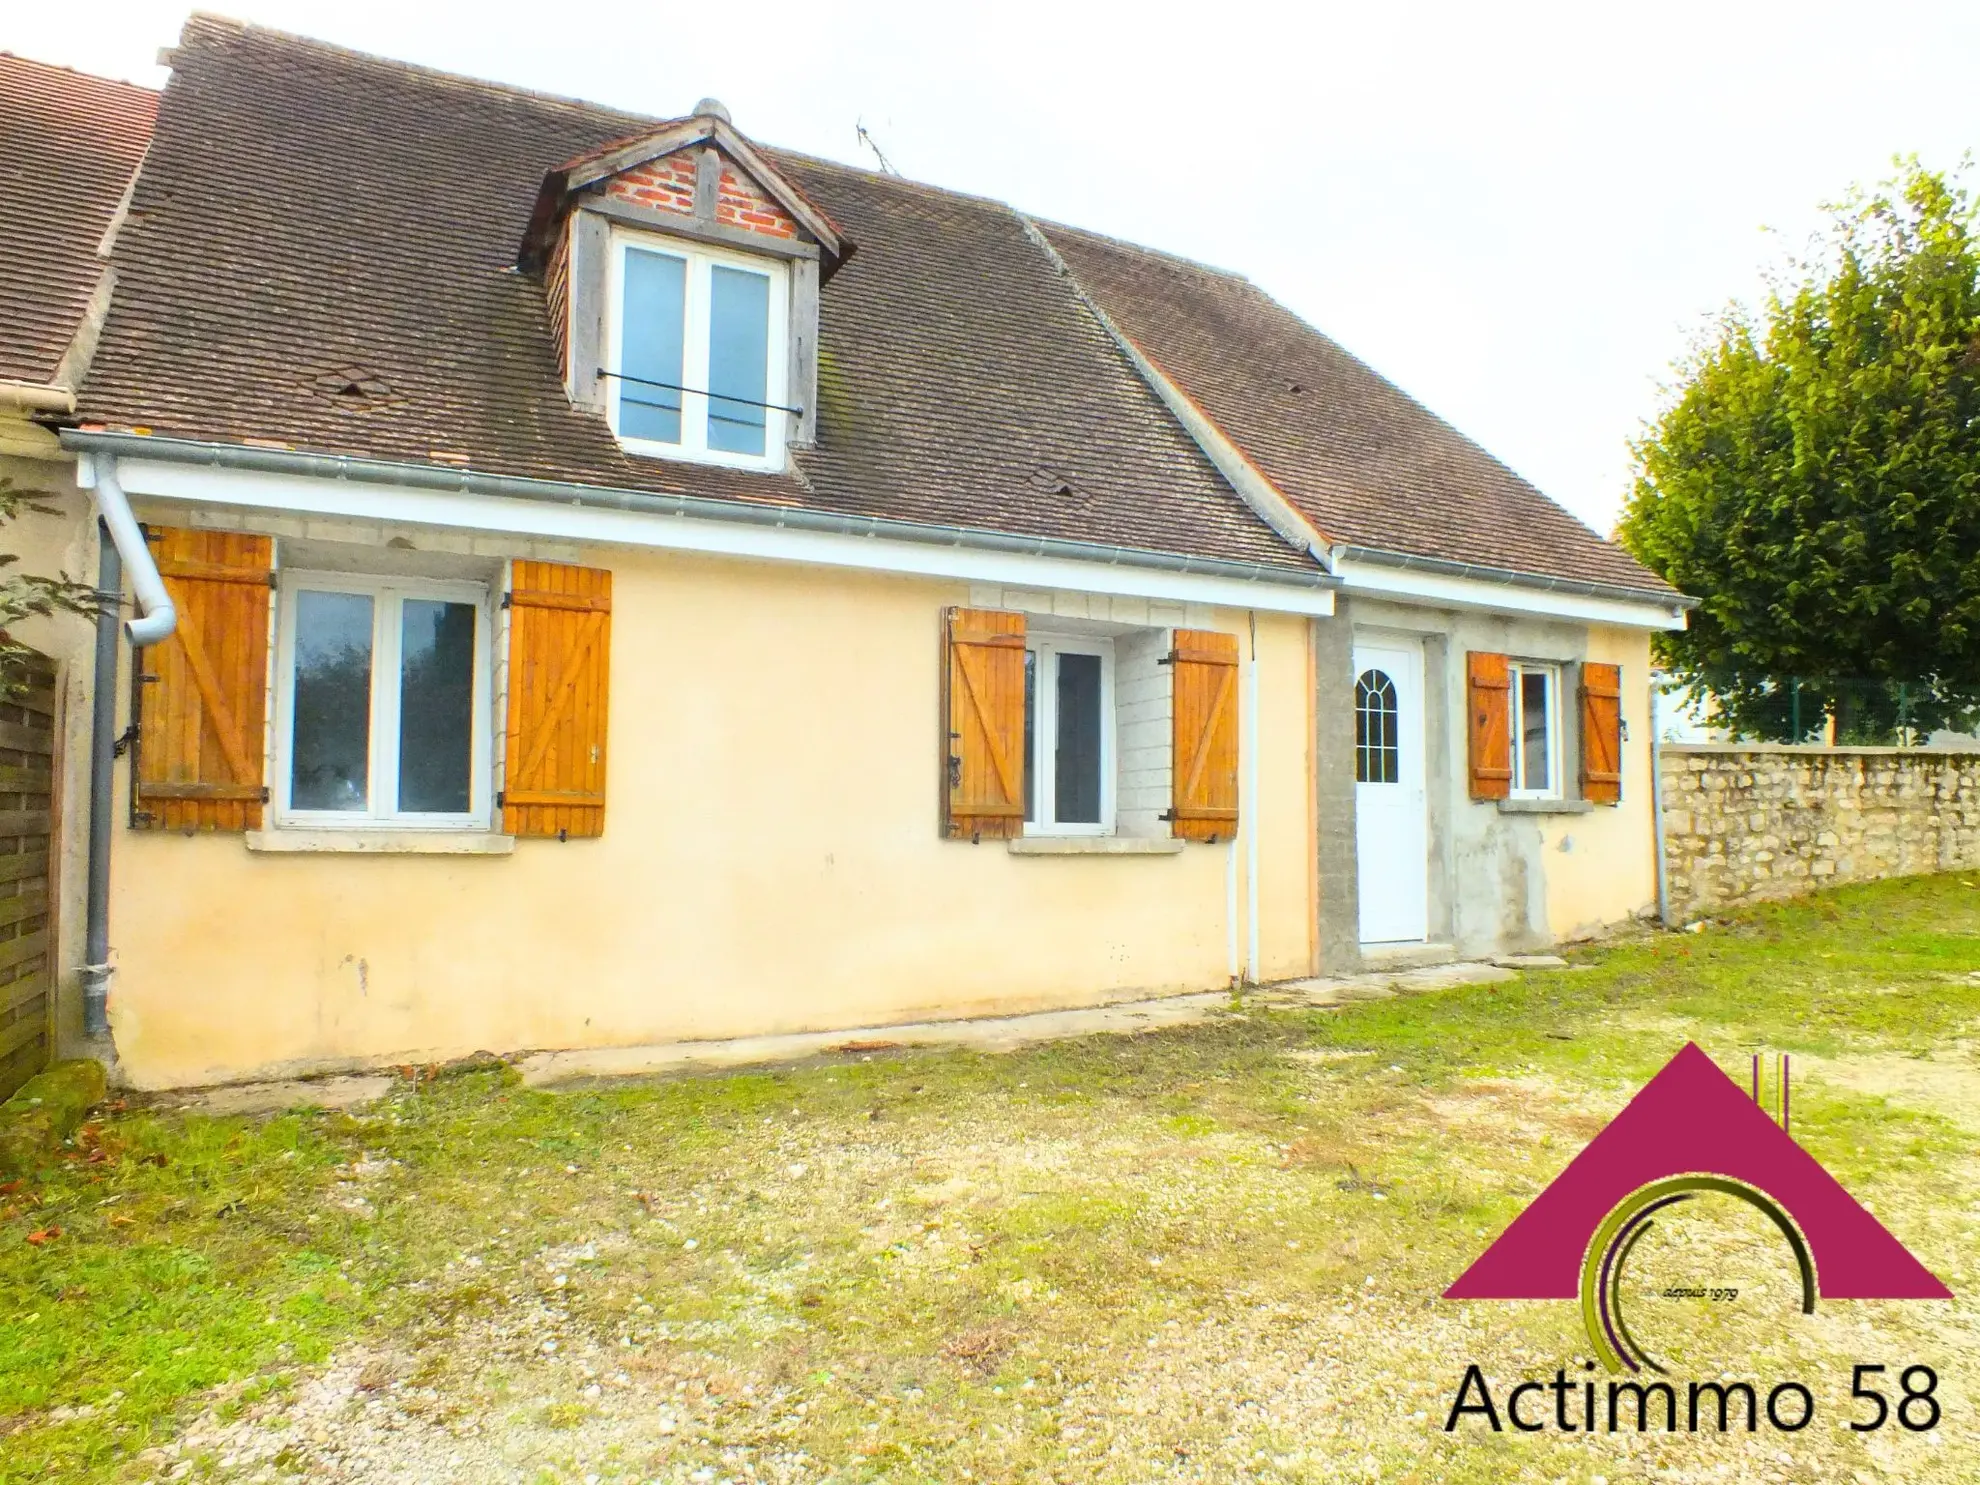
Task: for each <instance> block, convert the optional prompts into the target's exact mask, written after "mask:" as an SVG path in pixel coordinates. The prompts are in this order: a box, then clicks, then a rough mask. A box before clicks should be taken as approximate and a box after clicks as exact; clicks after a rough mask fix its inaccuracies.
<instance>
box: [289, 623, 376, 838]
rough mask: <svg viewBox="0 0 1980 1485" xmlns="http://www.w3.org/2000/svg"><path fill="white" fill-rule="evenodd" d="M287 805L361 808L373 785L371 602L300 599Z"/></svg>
mask: <svg viewBox="0 0 1980 1485" xmlns="http://www.w3.org/2000/svg"><path fill="white" fill-rule="evenodd" d="M295 649H296V677H295V681H296V684H295V731H294V736H293V738H292V740H291V743H290V747H289V754H290V764H289V803H290V805H291V806H292V807H293V808H295V809H299V810H363V809H364V808H365V806H366V802H367V800H368V798H369V796H370V787H371V598H370V597H369V595H367V594H364V593H312V592H310V591H308V590H307V589H305V590H303V591H301V592H298V593H297V594H296V646H295Z"/></svg>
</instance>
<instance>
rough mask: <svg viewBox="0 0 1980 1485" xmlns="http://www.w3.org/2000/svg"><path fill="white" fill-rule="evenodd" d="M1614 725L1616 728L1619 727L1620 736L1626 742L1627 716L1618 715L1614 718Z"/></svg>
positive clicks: (1627, 739) (1627, 732) (1627, 733)
mask: <svg viewBox="0 0 1980 1485" xmlns="http://www.w3.org/2000/svg"><path fill="white" fill-rule="evenodd" d="M1616 726H1617V727H1618V728H1619V729H1620V730H1621V737H1622V740H1623V741H1624V742H1628V741H1629V718H1628V717H1618V718H1617V719H1616Z"/></svg>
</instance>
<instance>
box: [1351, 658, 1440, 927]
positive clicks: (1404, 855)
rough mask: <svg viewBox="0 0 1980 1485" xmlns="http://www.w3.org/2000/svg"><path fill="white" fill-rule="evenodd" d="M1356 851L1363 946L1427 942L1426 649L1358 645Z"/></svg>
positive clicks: (1356, 677)
mask: <svg viewBox="0 0 1980 1485" xmlns="http://www.w3.org/2000/svg"><path fill="white" fill-rule="evenodd" d="M1354 779H1355V784H1354V849H1355V862H1356V880H1357V881H1358V883H1359V885H1360V896H1361V941H1362V942H1363V943H1365V944H1399V943H1421V942H1423V940H1424V938H1425V937H1426V936H1427V934H1428V932H1429V926H1430V843H1429V825H1428V821H1427V819H1426V816H1425V812H1424V796H1423V647H1422V646H1421V645H1420V644H1412V643H1410V642H1408V641H1405V640H1367V641H1362V642H1357V643H1356V645H1355V647H1354Z"/></svg>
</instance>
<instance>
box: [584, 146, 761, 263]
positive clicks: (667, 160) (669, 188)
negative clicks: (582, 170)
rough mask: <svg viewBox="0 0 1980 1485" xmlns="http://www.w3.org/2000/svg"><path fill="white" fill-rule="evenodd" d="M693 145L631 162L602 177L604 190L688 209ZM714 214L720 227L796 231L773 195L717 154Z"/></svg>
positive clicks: (661, 207)
mask: <svg viewBox="0 0 1980 1485" xmlns="http://www.w3.org/2000/svg"><path fill="white" fill-rule="evenodd" d="M699 153H700V151H699V150H698V149H693V148H690V149H684V150H678V151H676V152H675V153H673V154H671V155H663V156H662V157H661V158H659V159H657V160H649V161H647V162H646V163H645V164H644V165H635V166H634V167H633V168H632V169H631V170H627V171H623V172H621V173H620V174H618V175H615V176H613V177H612V178H611V179H610V180H608V181H607V182H606V183H605V194H606V195H607V196H613V197H617V198H618V199H619V200H621V201H629V202H631V203H632V204H634V205H635V206H645V207H651V208H655V209H657V210H660V211H677V212H680V213H681V214H682V215H683V216H692V215H694V172H695V163H694V162H695V156H696V155H697V154H699ZM715 220H716V221H718V222H720V223H721V224H722V225H723V226H725V227H736V228H739V229H741V230H742V231H744V232H760V233H762V234H763V235H764V236H766V237H780V238H783V239H785V240H786V241H791V240H795V239H796V238H797V237H798V236H799V232H800V229H799V227H798V224H797V223H796V222H795V221H793V220H792V219H791V216H790V214H789V213H788V212H786V211H785V210H784V208H783V207H782V206H780V205H778V204H777V201H776V199H775V198H774V197H772V196H770V195H768V194H767V193H765V192H764V191H763V190H762V189H760V188H759V187H758V186H757V184H756V182H755V181H753V180H751V179H750V178H749V176H748V175H746V174H744V173H743V171H742V170H740V169H739V168H738V167H737V166H736V164H735V162H734V161H732V160H730V159H729V158H728V157H727V156H724V157H723V158H722V182H721V186H720V188H719V189H718V190H717V192H716V197H715Z"/></svg>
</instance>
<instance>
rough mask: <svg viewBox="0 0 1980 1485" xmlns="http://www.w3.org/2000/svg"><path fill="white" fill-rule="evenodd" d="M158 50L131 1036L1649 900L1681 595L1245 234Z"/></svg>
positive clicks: (854, 995) (302, 69) (477, 1021)
mask: <svg viewBox="0 0 1980 1485" xmlns="http://www.w3.org/2000/svg"><path fill="white" fill-rule="evenodd" d="M171 67H172V76H171V81H170V83H169V84H168V86H167V87H166V89H165V90H164V95H163V101H162V105H161V107H160V109H159V114H158V124H157V129H156V132H155V135H154V136H153V138H152V141H151V145H150V150H149V153H148V155H147V157H146V159H145V162H144V165H143V168H142V170H141V172H140V173H139V176H138V179H137V184H136V188H135V192H134V194H133V197H132V200H131V203H130V211H129V215H128V220H127V221H126V222H125V223H124V224H123V226H122V228H121V230H120V231H119V232H118V234H117V235H116V237H115V243H114V249H113V251H112V254H111V264H112V266H113V268H114V271H115V274H116V281H115V288H114V294H113V296H112V300H111V304H110V309H109V313H108V316H107V319H106V320H105V322H104V324H103V329H102V334H101V337H100V340H99V343H98V344H97V346H96V347H95V354H94V356H93V358H92V359H91V361H90V364H89V368H88V374H87V376H86V378H84V379H83V381H82V383H81V386H80V389H79V392H78V395H77V401H76V406H75V408H74V411H73V413H70V414H67V415H65V416H63V417H62V418H61V419H60V420H59V421H60V422H61V424H62V427H61V433H60V437H61V444H62V447H63V448H64V449H65V450H67V451H68V452H69V453H70V454H72V455H73V456H74V457H75V459H76V461H77V462H76V469H75V478H76V481H77V485H78V489H77V491H76V492H75V495H74V501H75V506H76V509H77V511H78V512H79V515H78V531H77V534H76V538H75V539H76V540H77V541H78V542H80V543H83V544H84V545H86V546H87V545H88V544H89V543H90V541H91V533H90V529H89V528H90V525H91V522H90V520H89V514H90V513H94V514H97V515H100V516H101V517H102V518H103V519H104V521H105V522H106V524H107V526H108V529H109V530H110V532H111V534H112V536H113V538H116V539H117V540H115V541H114V543H113V545H115V546H116V547H118V548H119V550H118V551H117V552H116V553H115V556H116V557H117V559H118V560H120V561H121V563H122V566H123V568H124V569H125V571H126V572H127V574H128V576H129V579H130V588H131V592H132V595H133V600H134V608H135V611H136V614H135V617H134V619H133V623H134V625H136V626H138V627H139V628H140V638H144V637H146V636H147V635H149V636H156V635H157V634H158V633H160V632H161V631H169V632H168V633H166V634H165V637H163V638H155V637H152V638H150V639H149V641H148V642H147V643H145V644H143V645H141V646H139V647H137V648H136V649H135V650H134V649H133V648H132V647H131V646H130V645H128V644H125V645H116V646H110V647H106V653H111V654H114V655H115V657H116V658H115V662H114V663H115V669H114V674H113V672H112V670H111V669H110V668H108V667H107V665H106V667H104V668H101V669H100V670H99V669H98V668H97V667H96V666H95V662H94V661H93V660H92V659H91V658H90V657H89V655H88V654H86V653H85V647H83V646H81V645H77V646H75V647H74V648H73V649H72V650H71V652H70V653H68V654H67V655H65V656H64V659H65V660H66V662H67V664H68V667H69V673H70V675H71V677H72V681H71V686H72V689H74V690H76V691H77V692H78V693H87V694H88V695H89V696H90V697H92V698H94V697H96V696H101V695H104V694H105V693H106V692H107V693H108V694H109V695H110V696H112V697H114V698H115V701H116V706H117V708H118V710H117V712H116V715H115V717H114V718H106V721H105V724H104V726H103V727H102V728H101V729H100V730H99V731H98V732H97V734H96V735H95V737H94V738H93V739H92V740H91V741H90V742H89V743H88V750H90V751H91V757H92V764H93V766H94V767H95V768H96V769H97V770H99V781H100V788H101V789H103V790H114V793H113V794H112V795H111V796H110V797H111V800H112V803H111V808H112V809H113V810H114V816H113V818H114V825H115V828H114V830H113V831H110V832H108V834H109V836H110V840H109V847H108V861H107V865H108V867H109V878H108V880H109V889H108V892H107V894H106V895H105V897H104V899H103V902H102V911H103V913H104V915H106V916H107V925H108V927H107V933H108V939H109V942H110V944H111V946H112V956H111V958H110V960H109V961H108V963H107V966H105V968H103V969H92V970H91V972H90V974H89V975H86V976H85V982H84V983H83V984H82V985H81V986H80V989H79V991H78V994H77V999H78V1000H79V1002H80V1003H81V1004H82V1006H83V1008H84V1010H85V1011H86V1012H88V1013H89V1015H90V1016H91V1017H92V1018H93V1020H104V1021H107V1026H108V1030H109V1033H110V1035H111V1037H112V1038H113V1040H114V1051H115V1055H116V1057H117V1058H118V1059H119V1067H120V1073H121V1075H122V1076H123V1077H124V1078H125V1079H126V1080H128V1081H129V1082H131V1083H133V1084H135V1085H139V1086H168V1085H174V1084H185V1083H195V1082H202V1081H212V1080H218V1079H225V1078H238V1077H246V1076H265V1075H271V1074H279V1073H286V1072H294V1071H297V1070H304V1069H325V1068H330V1067H337V1066H352V1065H363V1064H367V1063H376V1062H379V1061H406V1060H415V1059H417V1060H424V1059H427V1058H439V1057H446V1056H453V1055H459V1054H463V1053H466V1052H469V1051H472V1050H475V1049H478V1048H490V1049H495V1050H502V1051H507V1050H512V1049H520V1048H526V1047H571V1046H581V1045H612V1044H631V1043H640V1042H650V1041H659V1040H669V1039H676V1038H693V1037H721V1036H730V1035H740V1034H750V1033H767V1032H777V1031H790V1030H799V1029H829V1028H833V1027H848V1026H861V1025H874V1024H884V1023H886V1022H889V1021H900V1020H906V1019H911V1018H921V1017H930V1016H961V1015H971V1014H981V1013H991V1012H995V1013H1005V1012H1012V1011H1018V1010H1024V1009H1032V1008H1045V1007H1054V1006H1065V1005H1074V1004H1087V1003H1095V1002H1099V1001H1103V1000H1106V999H1109V998H1116V997H1120V996H1125V995H1129V994H1147V993H1157V992H1164V991H1182V990H1200V989H1204V988H1210V987H1222V986H1225V985H1227V984H1232V983H1237V982H1241V981H1271V980H1280V979H1289V978H1296V977H1301V976H1306V975H1311V974H1314V973H1316V972H1333V971H1338V970H1348V969H1353V968H1357V967H1360V966H1361V965H1363V964H1366V963H1385V962H1398V961H1405V960H1409V959H1425V958H1434V957H1439V956H1442V957H1449V956H1453V955H1458V954H1466V955H1470V954H1480V953H1490V952H1503V951H1509V950H1520V949H1528V948H1534V947H1539V946H1541V945H1544V944H1548V943H1551V942H1554V941H1555V940H1557V939H1559V938H1561V937H1563V936H1566V935H1569V934H1572V933H1575V932H1579V931H1583V930H1586V929H1588V928H1591V927H1593V926H1596V925H1599V924H1602V923H1605V922H1611V921H1614V920H1617V919H1620V918H1624V917H1626V916H1628V915H1629V914H1631V913H1633V912H1635V911H1637V910H1638V909H1640V908H1641V907H1643V906H1644V905H1645V904H1646V903H1648V902H1649V901H1650V899H1651V896H1652V893H1653V878H1654V861H1653V849H1654V848H1653V832H1652V821H1651V813H1650V809H1651V806H1650V797H1649V796H1650V789H1649V755H1648V748H1647V738H1648V734H1649V727H1648V704H1649V692H1648V687H1647V681H1648V674H1649V669H1648V657H1649V651H1648V641H1649V636H1650V635H1651V634H1652V633H1654V632H1656V631H1657V630H1659V629H1663V628H1670V627H1674V626H1678V625H1681V624H1682V622H1683V612H1684V606H1685V601H1684V600H1683V599H1682V598H1681V597H1680V596H1679V595H1678V594H1676V593H1675V592H1673V591H1672V590H1671V589H1669V588H1668V587H1666V586H1665V585H1664V584H1662V583H1661V582H1660V581H1659V580H1658V579H1657V578H1655V577H1654V576H1652V575H1651V574H1649V573H1648V572H1646V571H1644V570H1643V569H1641V568H1640V567H1638V566H1637V565H1636V564H1634V563H1633V562H1632V561H1631V560H1630V559H1628V558H1627V557H1626V556H1624V555H1623V554H1622V553H1620V552H1619V551H1617V550H1616V549H1615V548H1614V547H1612V546H1610V545H1609V544H1607V543H1606V542H1604V541H1602V540H1601V539H1600V538H1599V537H1597V536H1596V535H1595V534H1594V533H1592V532H1590V531H1589V530H1587V529H1586V528H1585V527H1583V526H1581V525H1580V524H1579V523H1577V522H1576V521H1574V520H1573V519H1572V518H1571V517H1569V516H1567V515H1566V514H1565V513H1564V512H1563V511H1561V510H1560V508H1559V507H1557V506H1555V505H1553V504H1552V503H1551V502H1550V501H1548V500H1547V499H1546V498H1545V497H1544V496H1543V495H1541V494H1540V493H1539V492H1538V491H1536V490H1534V489H1533V488H1532V487H1531V486H1530V485H1528V484H1526V483H1525V482H1524V481H1522V480H1520V479H1519V478H1518V477H1517V476H1516V475H1514V474H1513V473H1512V472H1511V471H1509V470H1507V469H1505V468H1504V467H1503V466H1501V465H1499V464H1498V463H1496V462H1495V461H1493V460H1492V459H1491V458H1490V457H1489V456H1488V455H1486V454H1484V453H1483V452H1482V451H1481V450H1479V449H1478V448H1477V447H1476V446H1475V445H1473V444H1471V443H1469V442H1468V441H1466V440H1465V439H1464V438H1463V437H1462V436H1460V435H1459V434H1457V433H1456V432H1455V431H1453V430H1452V429H1450V428H1449V427H1448V426H1447V425H1445V424H1443V423H1442V422H1440V421H1439V420H1437V419H1436V418H1435V417H1434V416H1433V415H1431V414H1430V413H1428V412H1427V411H1425V410H1424V409H1422V408H1421V407H1419V406H1418V405H1417V404H1415V403H1414V402H1412V401H1410V400H1409V399H1408V398H1407V397H1405V396H1404V395H1403V394H1401V393H1400V392H1398V391H1397V390H1396V389H1395V388H1393V387H1391V386H1390V385H1388V384H1387V383H1385V382H1383V381H1382V380H1381V379H1380V378H1379V377H1377V376H1375V375H1374V374H1373V373H1372V372H1371V371H1369V370H1368V369H1367V368H1366V367H1365V366H1362V365H1361V364H1360V363H1358V362H1356V361H1355V360H1354V359H1353V358H1352V357H1350V356H1349V355H1347V354H1346V353H1345V352H1344V351H1342V350H1341V349H1340V348H1339V347H1337V346H1335V345H1333V344H1332V343H1331V342H1330V341H1328V340H1326V339H1325V338H1324V337H1323V336H1321V335H1319V334H1318V333H1317V332H1315V331H1314V330H1312V329H1311V328H1309V327H1308V326H1306V325H1304V324H1302V323H1301V322H1299V321H1298V320H1297V319H1296V318H1294V317H1293V316H1291V315H1290V314H1288V313H1287V312H1286V311H1285V310H1284V309H1282V308H1280V307H1279V306H1277V305H1275V304H1273V303H1272V302H1271V301H1270V300H1269V299H1267V298H1266V297H1265V296H1263V295H1262V294H1260V293H1259V292H1258V291H1257V290H1256V289H1255V288H1253V287H1251V286H1250V285H1249V284H1247V283H1245V281H1243V280H1242V279H1239V278H1236V277H1233V276H1231V275H1228V274H1223V273H1219V272H1216V271H1214V270H1211V269H1207V268H1203V267H1201V266H1199V265H1196V264H1191V263H1186V262H1182V261H1180V260H1177V259H1174V258H1170V257H1167V256H1164V255H1162V254H1160V253H1155V252H1151V251H1147V250H1144V249H1141V248H1135V247H1130V246H1127V245H1125V244H1121V243H1117V242H1113V241H1110V240H1107V239H1103V238H1098V237H1094V236H1092V235H1090V234H1087V233H1084V232H1080V231H1077V230H1074V229H1071V228H1065V227H1060V226H1057V225H1054V224H1050V223H1045V222H1040V221H1036V220H1033V219H1031V218H1028V217H1026V216H1025V215H1024V214H1022V213H1021V212H1019V211H1016V210H1014V209H1012V208H1010V207H1008V206H1005V205H1003V204H1001V203H998V202H993V201H986V200H981V199H977V198H973V197H968V196H963V195H959V194H956V193H953V192H948V191H942V190H938V189H935V188H932V187H929V186H925V185H921V184H917V183H913V182H909V181H904V180H901V179H898V178H894V177H890V176H885V175H876V174H873V173H870V172H867V171H863V170H858V169H853V168H849V167H846V166H843V165H838V164H834V163H831V162H827V161H822V160H817V159H812V158H808V157H805V156H802V155H797V154H793V153H790V152H787V151H781V150H777V149H774V148H772V147H769V146H767V145H765V144H762V143H759V142H757V141H755V140H752V139H751V138H749V137H748V136H747V134H745V133H744V132H743V131H742V130H741V128H740V127H739V126H738V123H737V121H735V120H734V119H732V118H731V117H730V116H729V115H728V113H727V111H726V110H725V109H723V108H722V106H721V105H720V104H718V103H716V102H714V101H713V100H704V101H703V102H702V103H701V104H699V105H697V106H696V107H695V108H694V109H693V111H692V112H691V113H690V114H688V115H686V116H684V117H679V118H673V119H665V120H655V119H650V118H641V117H635V116H632V115H628V114H624V113H620V112H615V111H612V110H608V109H604V108H599V107H596V106H593V105H589V104H583V103H577V102H572V101H568V100H564V99H558V98H549V97H543V96H540V95H536V94H531V93H526V92H522V91H518V90H515V89H512V88H506V87H499V86H495V85H492V84H487V83H482V82H476V81H472V80H468V79H464V78H459V77H452V76H447V75H442V74H438V73H433V72H428V71H424V70H421V69H417V68H413V67H408V66H402V65H399V64H397V63H392V62H386V61H382V60H379V59H376V58H372V57H368V56H362V55H358V54H354V53H351V52H348V51H343V50H339V49H336V48H333V47H329V46H325V45H321V44H318V43H316V42H312V41H307V40H302V39H298V38H295V37H291V36H287V35H283V34H279V33H276V32H272V31H268V30H264V29H260V28H257V27H252V26H245V25H241V24H238V23H235V22H231V21H224V20H219V19H215V18H211V17H206V16H196V17H194V18H193V19H192V20H191V21H189V22H188V24H187V26H186V28H185V31H184V34H183V36H182V38H181V40H180V44H179V46H178V47H177V48H176V50H175V51H174V52H173V53H172V54H171ZM137 521H142V523H143V525H144V533H143V535H142V536H140V535H139V534H138V531H137V526H136V522H137ZM113 637H114V636H113ZM1632 732H1633V733H1634V737H1633V738H1632V735H1631V734H1632ZM117 739H126V740H128V741H129V743H130V746H128V747H127V748H126V750H125V752H124V754H123V756H122V757H121V758H117V759H114V760H113V759H112V757H111V753H110V750H109V744H110V743H111V742H112V741H113V740H117ZM78 813H81V814H87V810H81V811H78ZM70 849H71V850H81V849H82V847H81V846H80V845H79V844H74V845H72V846H71V847H70ZM102 864H105V863H99V865H100V866H101V865H102ZM67 962H69V963H76V964H80V963H82V960H81V958H80V957H72V958H70V959H69V960H68V961H67ZM106 969H107V970H111V971H113V973H106Z"/></svg>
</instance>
